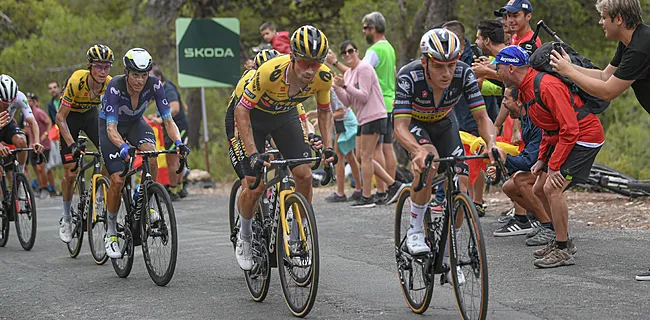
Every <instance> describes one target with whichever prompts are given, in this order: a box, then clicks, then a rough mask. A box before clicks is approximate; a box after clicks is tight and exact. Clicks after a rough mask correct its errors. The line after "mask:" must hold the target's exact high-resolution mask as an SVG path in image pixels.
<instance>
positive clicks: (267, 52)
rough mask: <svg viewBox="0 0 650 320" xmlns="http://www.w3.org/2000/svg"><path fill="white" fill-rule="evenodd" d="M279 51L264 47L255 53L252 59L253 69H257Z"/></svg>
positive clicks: (277, 54)
mask: <svg viewBox="0 0 650 320" xmlns="http://www.w3.org/2000/svg"><path fill="white" fill-rule="evenodd" d="M279 55H280V53H279V52H277V51H276V50H275V49H264V50H262V51H260V52H258V53H257V55H255V59H253V62H254V63H255V69H259V67H260V66H261V65H262V64H263V63H264V62H266V61H268V60H271V59H273V58H275V57H277V56H279Z"/></svg>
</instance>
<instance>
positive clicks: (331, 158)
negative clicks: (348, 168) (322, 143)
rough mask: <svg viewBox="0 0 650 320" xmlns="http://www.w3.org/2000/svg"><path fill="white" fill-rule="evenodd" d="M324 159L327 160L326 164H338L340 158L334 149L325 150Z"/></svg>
mask: <svg viewBox="0 0 650 320" xmlns="http://www.w3.org/2000/svg"><path fill="white" fill-rule="evenodd" d="M323 159H324V160H325V163H328V164H329V163H332V164H337V163H338V162H339V157H338V156H337V155H336V152H334V149H332V148H325V150H324V151H323Z"/></svg>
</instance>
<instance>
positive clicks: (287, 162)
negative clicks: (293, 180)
mask: <svg viewBox="0 0 650 320" xmlns="http://www.w3.org/2000/svg"><path fill="white" fill-rule="evenodd" d="M320 160H321V157H320V156H318V157H311V158H301V159H280V160H271V161H269V163H270V164H271V167H278V166H281V167H288V166H296V165H301V164H307V163H311V162H314V161H318V162H320ZM332 168H333V166H332V164H331V163H330V164H329V168H327V167H326V168H325V178H323V181H321V184H323V182H326V183H325V184H327V183H329V181H330V180H331V179H332V173H333V172H334V170H333V169H332ZM253 169H255V168H253ZM266 171H267V167H264V166H263V167H262V168H260V169H258V171H257V173H256V174H255V182H253V184H251V185H249V186H248V188H249V189H251V190H255V189H257V187H259V185H260V182H261V181H262V178H263V177H265V176H266ZM325 184H323V185H325Z"/></svg>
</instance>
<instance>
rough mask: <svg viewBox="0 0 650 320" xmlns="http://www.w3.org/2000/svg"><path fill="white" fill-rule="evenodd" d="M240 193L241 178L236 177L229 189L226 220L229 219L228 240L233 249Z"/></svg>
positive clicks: (236, 230) (237, 227)
mask: <svg viewBox="0 0 650 320" xmlns="http://www.w3.org/2000/svg"><path fill="white" fill-rule="evenodd" d="M240 194H241V180H239V179H237V180H235V182H234V183H233V184H232V188H231V189H230V197H229V199H230V201H229V202H228V220H229V221H230V241H231V242H232V248H233V250H234V249H235V245H236V244H237V239H236V237H237V232H239V211H238V210H237V200H238V199H239V195H240Z"/></svg>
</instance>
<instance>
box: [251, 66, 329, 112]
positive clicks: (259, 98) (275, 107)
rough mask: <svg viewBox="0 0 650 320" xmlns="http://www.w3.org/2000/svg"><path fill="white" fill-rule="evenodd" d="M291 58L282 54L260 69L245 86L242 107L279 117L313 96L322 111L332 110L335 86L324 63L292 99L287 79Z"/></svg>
mask: <svg viewBox="0 0 650 320" xmlns="http://www.w3.org/2000/svg"><path fill="white" fill-rule="evenodd" d="M290 59H291V58H290V56H289V55H282V56H278V57H275V58H273V59H271V60H269V61H267V62H265V63H264V64H263V65H262V66H260V68H259V69H258V70H257V71H256V72H255V75H254V76H253V78H252V79H251V80H250V81H249V82H248V83H247V84H246V86H245V87H244V90H243V94H242V96H241V99H240V100H239V104H241V105H242V106H244V107H245V108H246V109H249V110H252V109H253V108H255V109H258V110H261V111H265V112H268V113H272V114H275V113H281V112H287V111H289V110H291V108H294V107H296V106H298V105H299V104H301V103H302V102H304V101H305V100H307V99H308V98H309V97H311V96H316V103H317V104H318V108H320V109H323V110H329V109H330V88H331V87H332V73H331V72H330V69H329V68H328V67H327V66H326V65H324V64H323V65H321V66H320V68H319V69H318V70H317V71H316V75H315V76H314V78H313V79H312V81H311V82H310V83H309V84H308V85H307V86H306V87H305V88H303V89H302V91H300V92H299V93H298V94H296V95H295V96H293V97H289V83H288V82H287V79H288V73H289V69H290V68H289V66H290V65H291V60H290Z"/></svg>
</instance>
